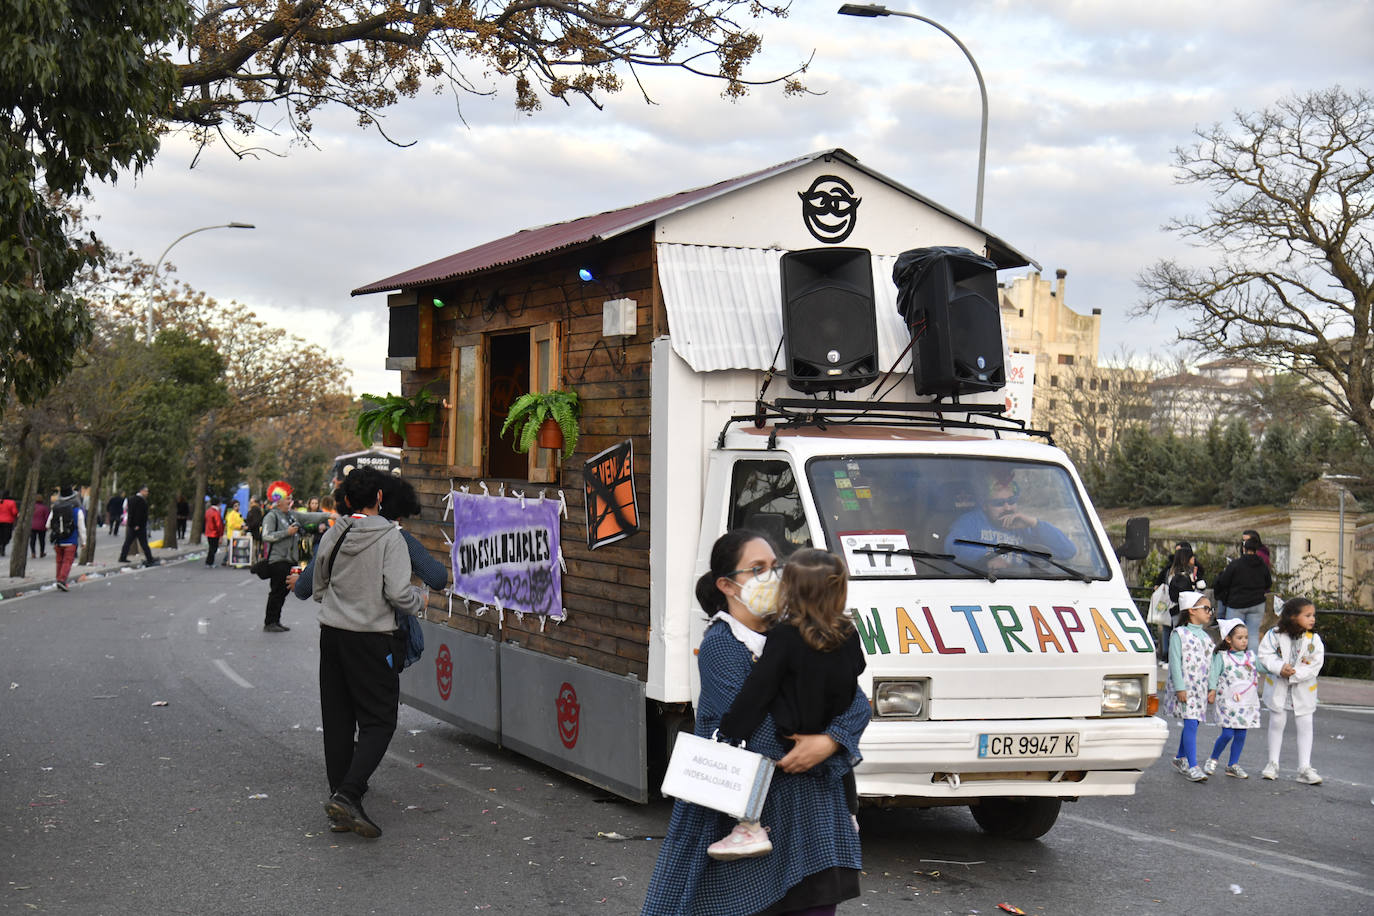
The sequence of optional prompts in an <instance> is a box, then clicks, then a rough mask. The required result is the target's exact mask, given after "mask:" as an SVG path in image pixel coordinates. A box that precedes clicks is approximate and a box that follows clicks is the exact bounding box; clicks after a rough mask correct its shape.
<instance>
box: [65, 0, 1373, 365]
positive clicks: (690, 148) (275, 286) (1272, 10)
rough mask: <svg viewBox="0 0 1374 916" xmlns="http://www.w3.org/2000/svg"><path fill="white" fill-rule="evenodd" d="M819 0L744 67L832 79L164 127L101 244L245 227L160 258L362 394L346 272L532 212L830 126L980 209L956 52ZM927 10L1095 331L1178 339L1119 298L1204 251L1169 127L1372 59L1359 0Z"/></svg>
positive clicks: (1014, 240) (607, 200) (1065, 0)
mask: <svg viewBox="0 0 1374 916" xmlns="http://www.w3.org/2000/svg"><path fill="white" fill-rule="evenodd" d="M795 6H796V7H801V6H802V5H801V4H796V5H795ZM806 7H807V9H806V10H805V11H802V10H801V9H798V8H794V12H793V14H792V16H791V18H789V19H787V20H785V21H782V22H773V21H769V22H767V23H765V24H764V25H763V32H764V41H765V45H764V47H765V50H764V56H763V57H762V58H761V60H760V62H759V67H758V68H757V69H756V72H759V73H780V72H784V71H785V70H788V69H790V68H792V67H793V66H795V65H796V64H797V63H799V62H801V61H803V60H805V59H806V58H807V57H808V56H810V55H811V53H812V51H813V49H814V51H815V58H814V60H813V62H812V65H811V68H810V70H809V72H808V74H807V76H806V77H805V78H806V80H807V82H808V84H809V85H810V87H811V88H812V89H813V90H815V91H817V92H821V93H824V94H821V95H814V96H806V97H802V98H784V97H782V95H781V93H780V92H779V91H778V90H777V89H776V88H760V89H757V90H755V91H754V93H753V94H751V95H750V96H749V97H748V98H746V99H744V100H742V101H739V102H734V103H732V102H727V101H724V100H722V99H721V98H720V95H719V93H720V88H721V87H720V84H719V83H716V82H712V81H707V80H703V79H696V78H691V77H688V76H687V75H685V74H681V73H676V72H670V71H664V70H649V71H645V72H643V73H642V74H641V76H642V77H643V79H644V81H645V85H646V87H647V89H648V91H649V93H650V95H651V97H652V98H653V99H654V101H655V102H656V103H657V104H654V105H646V104H644V103H643V101H642V99H641V98H640V96H639V95H638V93H637V91H636V90H635V88H634V86H633V84H632V81H629V80H627V88H626V90H625V92H624V93H622V94H621V95H620V96H617V97H614V98H611V99H608V100H606V110H605V111H596V110H595V109H594V108H592V107H591V106H589V105H586V104H574V105H573V106H571V107H565V106H564V105H562V104H561V103H558V102H553V101H549V102H546V107H545V109H544V110H543V111H542V112H539V113H537V114H536V115H534V116H526V115H523V114H519V113H516V112H514V111H513V110H512V107H511V92H510V89H509V86H507V85H503V84H493V85H494V88H495V89H496V90H497V95H496V96H495V97H492V98H485V97H465V98H462V99H459V100H458V101H457V102H455V100H454V99H453V98H452V97H451V96H448V95H438V96H435V95H431V94H427V93H422V94H421V95H420V97H418V98H416V99H413V100H408V101H405V102H403V103H402V104H401V105H400V106H398V107H397V108H395V109H393V110H392V111H390V112H389V113H388V116H387V118H386V121H385V129H386V131H387V133H388V134H389V135H390V136H392V137H394V138H396V139H397V140H399V141H402V142H408V141H410V140H414V141H416V142H415V145H414V146H412V147H410V148H407V149H397V148H395V147H393V146H391V145H389V144H387V143H386V142H385V141H383V140H382V139H380V138H379V137H378V136H377V134H376V133H375V132H372V131H365V130H360V129H358V128H357V126H356V124H355V123H354V119H353V118H352V116H351V115H350V114H348V113H343V112H331V113H327V114H324V115H322V116H320V117H318V118H317V119H316V128H315V138H314V139H315V141H316V143H317V144H318V146H319V149H312V148H308V147H293V148H290V149H289V155H288V156H287V157H286V158H278V157H275V156H270V155H260V156H259V157H258V158H256V159H248V160H237V159H235V158H234V157H233V156H231V155H229V154H228V153H227V152H226V151H224V150H223V149H212V150H209V151H207V152H206V153H204V154H203V155H202V156H201V158H200V161H199V164H198V165H197V167H196V168H195V169H190V168H188V166H189V164H190V162H191V161H192V159H193V158H194V156H195V151H194V150H193V149H191V148H190V147H189V145H188V144H187V142H186V141H185V140H184V139H182V138H177V137H173V138H170V139H169V140H168V142H167V143H166V145H165V147H164V150H163V153H162V155H161V156H160V158H159V159H158V161H157V162H156V163H155V165H154V166H153V168H151V169H150V170H149V171H148V173H147V174H145V175H143V176H141V177H140V178H138V179H137V180H132V181H131V180H127V179H126V180H124V181H121V182H120V183H119V185H118V186H116V187H110V188H100V189H99V190H98V191H97V193H96V195H95V201H94V203H93V205H92V206H91V210H92V211H93V212H95V213H98V214H99V215H100V216H101V217H102V219H101V221H100V223H99V227H98V231H99V232H100V233H101V234H102V235H103V236H104V237H105V238H106V239H107V240H108V241H110V242H111V243H113V244H115V245H116V246H117V247H120V248H125V249H132V250H134V251H135V252H136V253H137V254H138V255H139V256H141V257H143V258H144V259H146V260H148V261H153V260H155V259H156V258H157V256H158V254H159V253H160V252H161V251H162V249H163V248H164V247H165V246H166V245H167V244H168V243H169V242H170V241H171V240H172V239H174V238H176V237H177V236H178V235H180V234H181V233H183V232H185V231H187V230H188V229H192V228H195V227H197V226H202V225H210V224H214V223H222V222H227V221H229V220H243V221H247V222H252V223H256V224H257V226H258V228H257V229H256V230H254V231H252V232H237V231H236V232H230V231H228V230H224V231H217V232H213V233H203V234H200V235H197V236H193V237H192V238H190V239H187V240H186V241H184V242H182V243H180V244H179V245H178V246H177V247H176V248H175V249H174V251H173V252H172V253H171V255H170V256H169V261H170V262H174V263H175V265H176V269H177V273H178V276H179V277H180V278H181V279H182V280H184V281H186V282H188V283H190V284H192V285H193V286H196V287H197V288H200V289H204V290H205V291H206V292H208V293H209V294H211V295H213V296H215V297H216V298H220V299H229V298H234V299H238V300H240V301H242V302H245V303H248V304H250V305H251V306H253V307H254V308H255V309H256V310H257V311H258V312H259V313H260V314H261V315H263V316H264V317H269V318H270V320H273V322H274V323H276V324H280V325H281V326H283V327H286V328H288V329H290V330H291V331H292V332H293V333H296V334H298V335H300V336H302V337H306V338H308V339H310V340H311V341H312V342H315V343H319V344H320V345H322V346H325V347H328V348H329V349H330V350H331V352H334V353H336V354H337V355H339V356H341V357H343V358H344V359H345V360H346V361H347V363H348V365H349V366H350V367H351V368H352V369H353V371H354V377H353V385H354V390H355V391H376V390H379V389H380V390H387V389H388V388H390V389H391V390H394V389H395V388H396V384H397V383H396V373H389V372H386V371H385V370H384V369H382V365H383V362H384V358H385V333H384V331H385V328H384V326H383V315H384V312H383V309H384V308H385V301H384V297H382V296H364V297H357V298H353V297H350V295H349V291H350V290H352V289H353V288H355V287H358V286H361V285H363V284H366V283H369V282H371V281H374V280H377V279H380V278H382V277H385V276H389V275H391V274H393V273H396V272H398V271H400V270H404V269H406V268H409V267H413V266H416V265H418V264H421V263H425V262H427V261H430V260H433V259H435V258H439V257H443V256H445V255H448V254H451V253H453V252H456V251H460V250H462V249H465V248H468V247H471V246H473V245H477V244H481V243H482V242H485V241H489V240H491V239H495V238H499V237H501V236H503V235H506V234H509V233H510V232H513V231H515V230H518V229H521V228H525V227H530V226H536V225H541V224H544V223H549V222H555V221H561V220H566V219H571V218H575V217H578V216H582V215H585V214H588V213H594V212H599V211H603V210H607V209H613V208H616V207H621V206H626V205H629V204H634V203H638V202H640V201H643V200H648V199H651V198H653V197H657V196H661V195H664V194H669V193H672V192H674V191H678V190H681V189H684V188H688V187H693V186H697V185H702V184H707V183H711V182H714V181H718V180H721V179H723V178H727V177H731V176H733V175H738V174H742V173H744V172H747V171H752V170H754V169H757V168H760V167H763V166H766V165H770V164H772V163H775V162H781V161H783V160H786V159H790V158H793V157H795V156H797V155H800V154H803V153H806V152H811V151H813V150H817V149H823V148H826V147H829V146H843V147H844V148H846V149H848V150H849V151H850V152H851V153H853V154H854V155H855V156H857V157H858V158H859V159H860V160H862V161H864V162H865V164H867V165H870V166H872V167H874V168H877V169H879V170H880V171H883V172H886V173H887V174H889V175H891V176H892V177H893V178H895V179H896V180H898V181H900V182H902V183H904V184H906V185H908V186H909V187H912V188H913V189H915V190H917V191H919V192H921V193H923V194H925V195H926V196H928V197H931V198H934V199H935V200H938V201H940V202H941V203H944V204H945V205H947V206H949V207H951V208H952V209H954V210H956V211H958V212H962V213H968V214H971V213H972V210H973V196H974V185H975V165H976V153H977V142H978V112H979V102H978V94H977V90H976V85H975V82H974V79H973V74H972V71H971V68H970V67H969V65H968V62H967V60H965V59H964V57H963V55H962V54H961V53H960V52H959V50H958V48H957V47H955V46H954V44H953V42H951V41H949V39H948V38H947V37H946V36H944V35H942V34H940V33H939V32H938V31H937V30H936V29H934V28H932V27H930V26H929V25H926V24H924V23H920V22H913V21H909V20H902V19H898V18H888V19H867V20H864V19H855V18H850V17H840V16H836V15H834V12H833V6H831V5H825V6H821V5H817V4H806ZM920 12H921V13H922V14H924V15H928V16H931V17H932V18H934V19H936V20H937V21H940V22H941V23H943V24H944V25H945V26H946V27H948V28H949V29H951V30H952V31H954V32H955V33H956V34H958V35H959V36H960V38H961V39H962V40H963V41H964V42H965V43H966V44H967V45H968V47H969V49H970V51H971V52H972V53H973V54H974V56H975V57H976V58H977V60H978V62H979V65H980V67H981V68H982V70H983V73H984V76H985V79H986V82H987V86H988V92H989V97H990V106H989V107H990V120H989V145H988V170H987V190H986V201H985V214H984V222H985V223H986V225H987V226H988V227H989V228H990V229H991V230H992V231H994V232H996V233H997V234H999V235H1001V236H1002V237H1003V238H1005V239H1007V240H1008V241H1009V242H1010V243H1011V244H1013V245H1015V246H1017V247H1018V248H1021V249H1022V250H1026V251H1028V252H1030V253H1032V254H1033V255H1035V256H1036V257H1037V258H1038V259H1039V260H1040V261H1041V263H1042V264H1043V265H1044V267H1045V269H1046V270H1047V271H1052V270H1054V269H1055V268H1057V267H1062V268H1065V269H1067V270H1068V271H1069V283H1070V286H1069V295H1068V297H1067V300H1066V301H1067V302H1068V303H1069V304H1070V305H1071V306H1072V307H1074V308H1075V309H1077V310H1079V311H1082V312H1087V311H1089V310H1090V309H1092V308H1102V309H1103V318H1104V331H1103V350H1104V352H1107V353H1110V352H1112V351H1114V350H1116V349H1117V347H1118V346H1119V345H1120V344H1122V343H1125V342H1131V343H1132V344H1133V345H1134V346H1135V347H1136V349H1147V348H1152V347H1153V348H1157V347H1159V346H1162V345H1164V344H1166V343H1167V342H1168V341H1169V340H1170V339H1171V337H1172V332H1171V331H1170V329H1169V328H1167V327H1161V326H1160V325H1161V323H1160V322H1141V321H1131V320H1129V318H1128V310H1129V308H1130V307H1131V306H1132V305H1133V304H1134V303H1135V301H1136V298H1137V291H1136V288H1135V285H1134V277H1135V275H1136V274H1137V273H1138V272H1139V271H1140V270H1141V269H1142V268H1144V267H1145V266H1147V265H1148V264H1150V263H1152V262H1153V261H1155V260H1157V259H1158V258H1160V257H1164V256H1175V255H1177V254H1179V253H1183V254H1185V255H1187V256H1190V257H1193V256H1195V255H1191V254H1189V253H1188V252H1187V251H1186V249H1184V248H1183V247H1182V246H1181V244H1180V243H1179V241H1178V240H1177V239H1174V238H1172V237H1170V236H1168V235H1167V234H1165V233H1162V232H1161V231H1160V228H1159V227H1160V226H1161V225H1162V224H1163V223H1165V222H1166V221H1167V219H1168V218H1169V217H1170V216H1174V215H1179V214H1182V213H1186V212H1189V211H1195V210H1197V209H1198V208H1199V206H1200V205H1201V200H1202V199H1201V198H1200V197H1199V196H1198V192H1197V190H1196V189H1194V188H1189V187H1180V186H1178V185H1176V184H1174V181H1173V175H1172V171H1171V159H1172V156H1171V152H1170V151H1171V150H1172V148H1173V147H1175V146H1177V145H1180V144H1186V143H1187V141H1188V139H1189V137H1190V135H1191V131H1192V130H1193V128H1194V127H1195V126H1196V125H1198V124H1210V123H1212V122H1215V121H1225V120H1227V119H1229V118H1230V116H1231V112H1232V111H1233V110H1235V109H1242V110H1246V109H1254V108H1258V107H1262V106H1264V105H1267V104H1269V103H1272V102H1273V101H1275V100H1276V99H1278V98H1279V97H1281V96H1283V95H1286V94H1289V93H1292V92H1298V91H1307V90H1310V89H1315V88H1321V87H1323V86H1328V85H1331V84H1333V83H1338V82H1339V83H1342V84H1344V85H1346V86H1348V87H1351V88H1356V87H1360V86H1361V85H1362V84H1363V83H1367V82H1368V79H1369V76H1370V69H1369V65H1368V51H1367V47H1366V45H1367V39H1368V36H1369V35H1370V34H1371V33H1374V4H1368V3H1353V4H1352V3H1345V2H1334V0H1317V2H1312V3H1306V4H1301V5H1294V4H1285V3H1278V2H1277V0H1258V2H1242V0H1217V2H1213V3H1210V4H1196V3H1192V2H1184V0H1164V2H1158V3H1153V4H1135V5H1130V4H1120V3H1099V2H1085V0H1042V2H1037V3H1035V4H1026V3H1022V2H1013V0H982V2H967V0H925V2H923V3H921V4H920ZM482 85H484V86H485V85H488V84H486V83H483V84H482ZM459 110H461V112H462V115H463V117H464V118H465V119H466V125H465V124H464V123H462V122H460V121H459V119H458V115H457V113H458V111H459ZM251 142H253V143H263V144H269V145H270V144H275V145H276V147H277V148H279V149H280V148H281V147H283V146H284V145H285V141H284V140H283V139H281V138H275V139H274V138H271V137H257V138H254V139H253V140H252V141H251Z"/></svg>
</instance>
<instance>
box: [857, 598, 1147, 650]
mask: <svg viewBox="0 0 1374 916" xmlns="http://www.w3.org/2000/svg"><path fill="white" fill-rule="evenodd" d="M1051 610H1052V611H1053V615H1050V614H1046V613H1044V612H1042V611H1041V610H1040V608H1039V607H1037V606H1036V605H1033V604H1032V605H1029V606H1027V607H1024V608H1018V607H1015V606H1013V605H1010V604H993V605H988V606H986V607H984V606H983V605H978V604H955V605H950V606H949V612H950V613H949V614H948V615H947V616H942V617H941V620H943V621H944V624H945V630H944V631H943V632H942V631H941V629H940V623H939V622H937V619H936V615H935V613H934V612H933V611H932V610H931V608H930V607H928V606H924V605H923V606H922V607H921V615H920V617H921V618H924V621H923V623H918V622H917V621H918V619H919V618H917V617H915V616H913V615H912V614H911V613H909V612H908V611H907V609H906V608H904V607H894V608H893V609H892V610H891V611H887V610H880V609H879V608H875V607H873V608H869V609H868V611H867V612H866V613H865V612H862V611H859V610H857V609H852V608H851V609H850V616H851V617H852V618H853V620H854V626H855V628H856V629H857V630H858V632H859V641H860V642H861V643H862V644H863V648H864V652H865V653H866V654H868V655H892V654H894V652H895V654H897V655H909V654H911V653H912V652H916V651H919V652H920V653H921V654H923V655H963V654H965V653H967V652H976V653H979V654H981V655H989V654H1006V655H1019V654H1031V655H1035V654H1041V655H1044V654H1049V653H1051V652H1057V653H1059V654H1061V655H1062V654H1078V653H1080V652H1091V651H1093V645H1092V642H1091V641H1089V642H1086V643H1085V642H1084V641H1083V640H1082V639H1075V638H1074V637H1075V636H1079V637H1082V636H1088V635H1089V633H1091V635H1092V636H1093V637H1095V638H1096V643H1097V645H1096V648H1097V649H1098V650H1100V651H1101V652H1103V653H1112V652H1127V653H1130V652H1141V653H1150V654H1153V653H1154V651H1155V648H1154V641H1153V640H1152V639H1151V638H1150V632H1149V629H1148V628H1147V627H1146V625H1145V622H1144V620H1143V619H1142V618H1141V616H1140V614H1139V612H1138V611H1136V609H1135V608H1134V607H1114V608H1108V609H1107V612H1106V613H1104V612H1102V611H1099V610H1098V609H1097V608H1095V607H1089V608H1088V609H1087V616H1088V620H1090V621H1091V623H1092V629H1091V631H1090V630H1089V629H1088V626H1087V624H1086V623H1085V621H1084V618H1083V616H1082V615H1080V613H1079V611H1078V610H1077V609H1075V608H1072V607H1069V606H1067V605H1053V606H1052V607H1051ZM956 615H957V616H956ZM959 616H962V617H963V626H957V625H956V624H957V623H958V621H959ZM989 621H990V624H989ZM889 629H890V630H891V632H892V633H893V635H894V636H895V637H896V643H895V645H894V644H893V643H891V642H889V641H888V631H889ZM993 629H995V631H996V638H993V637H992V636H991V632H992V630H993ZM965 630H967V633H966V634H965V632H964V631H965ZM932 647H933V648H932Z"/></svg>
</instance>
